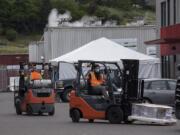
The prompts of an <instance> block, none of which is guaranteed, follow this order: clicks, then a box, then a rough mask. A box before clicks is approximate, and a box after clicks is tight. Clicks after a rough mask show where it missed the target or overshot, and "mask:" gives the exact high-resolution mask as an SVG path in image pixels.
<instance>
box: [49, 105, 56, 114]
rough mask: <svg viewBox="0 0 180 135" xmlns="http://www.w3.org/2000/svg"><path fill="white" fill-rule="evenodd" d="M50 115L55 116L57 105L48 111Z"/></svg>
mask: <svg viewBox="0 0 180 135" xmlns="http://www.w3.org/2000/svg"><path fill="white" fill-rule="evenodd" d="M48 114H49V116H53V115H54V114H55V107H53V109H52V111H51V112H49V113H48Z"/></svg>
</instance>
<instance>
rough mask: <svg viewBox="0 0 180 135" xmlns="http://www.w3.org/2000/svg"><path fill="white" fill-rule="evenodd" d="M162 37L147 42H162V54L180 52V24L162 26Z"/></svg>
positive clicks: (148, 43)
mask: <svg viewBox="0 0 180 135" xmlns="http://www.w3.org/2000/svg"><path fill="white" fill-rule="evenodd" d="M160 36H161V38H160V39H156V40H151V41H146V42H145V44H147V45H150V44H151V45H152V44H160V45H161V46H160V49H161V55H162V56H166V55H175V54H180V24H175V25H171V26H168V27H162V28H161V32H160Z"/></svg>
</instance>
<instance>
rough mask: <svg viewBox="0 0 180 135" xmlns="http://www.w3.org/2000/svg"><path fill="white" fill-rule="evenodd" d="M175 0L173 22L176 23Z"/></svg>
mask: <svg viewBox="0 0 180 135" xmlns="http://www.w3.org/2000/svg"><path fill="white" fill-rule="evenodd" d="M176 4H177V3H176V0H174V24H176Z"/></svg>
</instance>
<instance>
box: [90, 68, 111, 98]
mask: <svg viewBox="0 0 180 135" xmlns="http://www.w3.org/2000/svg"><path fill="white" fill-rule="evenodd" d="M104 84H105V78H104V76H103V75H102V74H101V73H100V66H99V65H95V66H94V68H93V71H91V72H90V74H89V76H88V85H89V90H88V93H89V94H90V95H103V96H104V97H105V98H106V99H109V95H108V91H107V89H106V87H105V86H104Z"/></svg>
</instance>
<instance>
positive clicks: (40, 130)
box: [0, 93, 180, 135]
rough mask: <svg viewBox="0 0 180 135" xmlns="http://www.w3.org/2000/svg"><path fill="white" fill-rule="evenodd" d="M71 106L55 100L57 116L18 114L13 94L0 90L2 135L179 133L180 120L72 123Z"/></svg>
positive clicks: (161, 134) (0, 131) (179, 134)
mask: <svg viewBox="0 0 180 135" xmlns="http://www.w3.org/2000/svg"><path fill="white" fill-rule="evenodd" d="M68 109H69V108H68V104H67V103H56V112H55V115H54V116H48V115H44V116H38V115H37V116H27V115H25V114H24V115H21V116H17V115H16V113H15V108H14V106H13V93H0V135H180V121H178V123H177V124H176V125H173V126H157V125H146V124H140V123H138V124H131V125H128V124H115V125H114V124H109V123H108V122H107V121H95V122H94V123H88V122H87V120H82V121H81V122H80V123H72V122H71V119H70V118H69V112H68Z"/></svg>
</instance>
